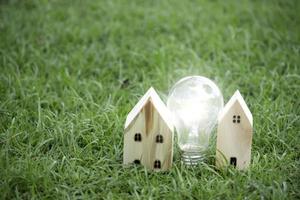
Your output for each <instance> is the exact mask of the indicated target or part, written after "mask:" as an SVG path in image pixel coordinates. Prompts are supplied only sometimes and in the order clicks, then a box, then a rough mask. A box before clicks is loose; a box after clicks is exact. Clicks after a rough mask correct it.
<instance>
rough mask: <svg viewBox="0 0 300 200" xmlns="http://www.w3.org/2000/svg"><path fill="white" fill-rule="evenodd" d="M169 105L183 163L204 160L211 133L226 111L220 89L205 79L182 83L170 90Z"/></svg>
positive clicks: (184, 79)
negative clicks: (219, 116) (224, 110)
mask: <svg viewBox="0 0 300 200" xmlns="http://www.w3.org/2000/svg"><path fill="white" fill-rule="evenodd" d="M167 106H168V108H169V110H170V111H171V113H172V117H173V123H174V125H175V128H176V131H177V136H178V145H179V147H180V149H181V150H182V151H183V154H182V159H183V162H184V163H186V164H188V165H194V164H197V163H198V162H199V161H200V160H202V158H203V156H204V152H205V150H206V149H207V147H208V143H209V137H210V133H211V132H212V130H213V128H214V126H215V125H216V123H217V118H218V114H219V112H220V111H221V109H222V108H223V96H222V93H221V92H220V90H219V88H218V86H217V85H216V84H215V83H214V82H212V81H211V80H209V79H208V78H205V77H202V76H189V77H185V78H183V79H181V80H180V81H178V82H177V83H176V84H175V85H174V86H173V88H172V89H171V91H170V94H169V97H168V101H167Z"/></svg>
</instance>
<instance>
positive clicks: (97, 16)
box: [0, 0, 300, 199]
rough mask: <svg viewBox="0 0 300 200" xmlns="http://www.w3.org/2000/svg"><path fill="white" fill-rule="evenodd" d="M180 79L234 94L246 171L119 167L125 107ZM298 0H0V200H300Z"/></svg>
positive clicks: (209, 164)
mask: <svg viewBox="0 0 300 200" xmlns="http://www.w3.org/2000/svg"><path fill="white" fill-rule="evenodd" d="M187 75H203V76H206V77H209V78H211V79H213V80H214V81H215V82H216V83H217V84H218V86H219V87H220V89H221V91H222V93H223V96H224V100H225V103H226V102H227V101H228V100H229V98H230V97H231V95H232V94H233V93H234V91H235V90H236V89H239V90H240V92H241V93H242V94H243V95H244V97H245V99H246V101H247V103H248V105H249V108H250V110H251V111H252V113H253V118H254V136H253V147H252V164H251V168H250V169H249V170H247V171H244V172H240V171H237V170H235V169H233V168H228V169H225V170H222V171H219V170H217V169H215V166H214V156H215V155H214V154H215V134H214V136H213V137H212V140H211V147H210V149H209V153H208V155H209V156H208V158H207V160H206V161H205V163H202V164H200V165H199V166H197V167H194V168H187V167H185V166H184V165H182V164H181V162H180V151H179V149H178V147H177V146H176V147H175V155H174V159H173V160H174V165H173V167H172V169H171V170H170V171H168V172H164V173H153V172H151V171H147V170H145V169H144V168H143V167H130V168H123V167H122V155H123V153H122V151H123V126H124V122H125V118H126V115H127V114H128V112H129V111H130V109H131V108H132V106H134V105H135V103H136V102H137V101H138V99H139V98H140V97H141V96H142V95H143V94H144V92H145V91H146V90H147V89H148V88H149V87H150V86H153V87H155V88H156V89H157V91H158V92H159V93H160V95H161V96H162V97H163V99H164V100H166V97H167V94H168V91H169V89H170V87H171V86H172V85H173V84H174V83H175V82H176V81H177V80H179V79H180V78H182V77H184V76H187ZM299 94H300V1H297V0H295V1H292V0H291V1H285V0H282V1H271V0H265V1H251V2H250V1H244V0H242V1H221V0H220V1H218V0H215V1H202V0H199V1H198V0H195V1H192V0H189V1H188V0H187V1H183V0H182V1H180V0H178V1H172V0H163V1H162V0H154V1H146V0H145V1H127V2H125V1H122V0H112V1H109V0H107V1H77V0H73V1H71V0H65V1H59V0H53V1H49V2H48V1H46V0H36V1H32V0H27V1H18V0H14V1H9V0H1V1H0V198H1V199H12V198H21V199H82V198H84V199H132V198H136V199H299V198H300V191H299V189H300V180H299V179H300V148H299V147H300V130H299V129H300V101H299V99H300V95H299Z"/></svg>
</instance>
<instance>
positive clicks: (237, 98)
mask: <svg viewBox="0 0 300 200" xmlns="http://www.w3.org/2000/svg"><path fill="white" fill-rule="evenodd" d="M236 102H238V103H239V105H240V106H241V107H242V109H243V110H244V113H245V115H246V117H247V118H248V120H249V122H250V124H251V126H252V125H253V118H252V114H251V112H250V110H249V108H248V106H247V104H246V102H245V100H244V98H243V97H242V95H241V93H240V91H239V90H237V91H235V93H234V94H233V96H232V97H231V98H230V100H229V101H228V103H227V104H226V105H225V107H224V108H223V110H222V111H221V113H220V115H219V122H220V121H221V120H222V119H223V118H224V116H225V115H226V113H227V112H228V111H229V110H230V108H231V107H232V106H233V105H234V104H235V103H236Z"/></svg>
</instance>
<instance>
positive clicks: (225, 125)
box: [216, 99, 253, 169]
mask: <svg viewBox="0 0 300 200" xmlns="http://www.w3.org/2000/svg"><path fill="white" fill-rule="evenodd" d="M229 103H230V105H229V106H230V107H229V108H227V109H226V113H224V114H223V116H222V118H221V119H219V124H218V130H217V151H216V166H217V167H218V168H222V167H224V166H227V165H229V164H230V162H231V161H232V160H234V159H233V158H236V168H237V169H246V168H248V167H249V165H250V161H251V145H252V134H253V129H252V121H251V120H252V115H251V118H249V113H248V112H247V113H245V109H246V108H245V106H244V105H245V104H243V103H240V100H239V99H233V100H232V102H229ZM229 103H228V104H229ZM226 106H227V105H226ZM226 106H225V107H226ZM247 109H248V108H247ZM249 112H250V111H249ZM250 114H251V113H250ZM234 116H235V117H234ZM238 117H239V118H238ZM238 119H239V120H238Z"/></svg>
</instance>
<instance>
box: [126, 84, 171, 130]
mask: <svg viewBox="0 0 300 200" xmlns="http://www.w3.org/2000/svg"><path fill="white" fill-rule="evenodd" d="M149 100H150V101H151V102H152V104H153V106H154V107H155V109H156V111H157V112H158V113H159V114H160V116H161V118H162V119H163V120H164V121H165V123H166V124H167V125H168V127H169V128H170V130H173V124H172V118H171V114H170V112H169V110H168V108H167V107H166V105H165V104H164V102H163V101H162V100H161V99H160V97H159V96H158V94H157V93H156V91H155V90H154V88H153V87H150V88H149V89H148V91H147V92H146V94H144V96H143V97H142V98H141V99H140V100H139V102H138V103H137V104H136V105H135V106H134V107H133V109H132V110H131V111H130V113H129V114H128V115H127V118H126V122H125V129H126V128H127V127H128V126H129V125H130V124H131V122H132V121H133V120H134V119H135V118H136V117H137V116H138V114H139V113H140V112H141V110H142V109H143V107H144V106H145V105H146V104H147V102H148V101H149Z"/></svg>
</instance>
